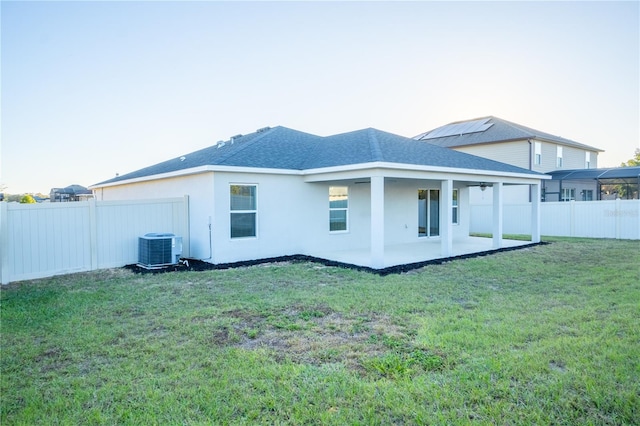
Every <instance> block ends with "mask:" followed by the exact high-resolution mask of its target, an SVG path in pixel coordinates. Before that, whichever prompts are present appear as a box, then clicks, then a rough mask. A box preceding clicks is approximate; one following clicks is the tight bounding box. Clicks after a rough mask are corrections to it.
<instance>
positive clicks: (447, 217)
mask: <svg viewBox="0 0 640 426" xmlns="http://www.w3.org/2000/svg"><path fill="white" fill-rule="evenodd" d="M440 194H441V195H440V198H441V200H440V254H441V255H442V256H443V257H451V256H452V255H453V181H452V180H451V179H448V180H443V181H441V182H440Z"/></svg>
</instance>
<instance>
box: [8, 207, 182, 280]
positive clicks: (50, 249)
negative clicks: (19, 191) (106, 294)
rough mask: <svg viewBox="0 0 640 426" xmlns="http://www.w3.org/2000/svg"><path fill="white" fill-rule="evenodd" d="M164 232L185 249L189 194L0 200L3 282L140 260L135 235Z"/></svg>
mask: <svg viewBox="0 0 640 426" xmlns="http://www.w3.org/2000/svg"><path fill="white" fill-rule="evenodd" d="M149 232H168V233H173V234H176V235H179V236H182V237H183V254H184V255H185V256H187V255H188V254H189V253H188V250H189V200H188V197H186V196H185V197H183V198H169V199H161V200H141V201H96V200H89V201H79V202H73V203H44V204H16V203H5V202H1V203H0V275H1V277H2V284H8V283H10V282H12V281H21V280H28V279H35V278H43V277H49V276H53V275H58V274H64V273H69V272H80V271H89V270H95V269H103V268H112V267H120V266H124V265H128V264H132V263H136V262H137V261H138V237H140V236H142V235H144V234H146V233H149Z"/></svg>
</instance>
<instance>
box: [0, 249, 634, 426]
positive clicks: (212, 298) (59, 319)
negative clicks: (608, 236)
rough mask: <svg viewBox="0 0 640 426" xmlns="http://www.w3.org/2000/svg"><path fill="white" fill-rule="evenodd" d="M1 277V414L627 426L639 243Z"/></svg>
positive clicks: (64, 419) (92, 419)
mask: <svg viewBox="0 0 640 426" xmlns="http://www.w3.org/2000/svg"><path fill="white" fill-rule="evenodd" d="M551 241H552V244H549V245H541V246H535V247H530V248H526V249H523V250H518V251H511V252H504V253H498V254H495V255H491V256H487V257H479V258H474V259H466V260H457V261H452V262H448V263H445V264H442V265H431V266H427V267H424V268H422V269H419V270H416V271H412V272H410V273H406V274H402V275H388V276H385V277H381V276H378V275H374V274H370V273H367V272H359V271H354V270H348V269H340V268H332V267H326V266H322V265H319V264H313V263H276V264H267V265H261V266H252V267H247V268H238V269H231V270H218V271H206V272H173V273H166V274H155V275H152V274H143V275H136V274H133V273H131V272H129V271H128V270H126V269H112V270H107V271H98V272H95V273H83V274H74V275H67V276H59V277H54V278H50V279H43V280H37V281H30V282H23V283H17V284H11V285H9V286H5V288H3V289H2V290H1V291H0V296H1V320H2V323H1V332H2V334H1V344H2V353H1V362H0V368H1V371H0V373H1V378H0V383H1V387H0V391H1V417H0V423H1V424H2V425H12V424H29V425H30V424H69V425H75V424H109V425H111V424H135V425H139V424H144V425H152V424H163V425H164V424H340V425H341V424H365V425H370V424H501V425H502V424H505V425H506V424H523V425H525V424H526V425H529V424H571V425H573V424H594V425H598V424H611V425H613V424H619V425H622V424H639V423H640V408H639V407H640V329H639V328H640V325H639V319H640V244H639V243H638V242H637V241H614V240H592V239H553V240H551Z"/></svg>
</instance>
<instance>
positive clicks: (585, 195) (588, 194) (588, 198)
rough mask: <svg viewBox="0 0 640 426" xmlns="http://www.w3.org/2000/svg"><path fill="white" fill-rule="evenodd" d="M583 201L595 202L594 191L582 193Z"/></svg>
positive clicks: (587, 190) (586, 190) (588, 190)
mask: <svg viewBox="0 0 640 426" xmlns="http://www.w3.org/2000/svg"><path fill="white" fill-rule="evenodd" d="M582 201H593V189H585V190H584V191H582Z"/></svg>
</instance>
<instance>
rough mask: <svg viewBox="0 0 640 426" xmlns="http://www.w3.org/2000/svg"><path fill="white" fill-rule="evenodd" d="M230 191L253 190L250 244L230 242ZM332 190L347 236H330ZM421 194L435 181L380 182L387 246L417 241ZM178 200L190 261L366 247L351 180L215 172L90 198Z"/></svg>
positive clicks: (365, 196)
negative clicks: (341, 196)
mask: <svg viewBox="0 0 640 426" xmlns="http://www.w3.org/2000/svg"><path fill="white" fill-rule="evenodd" d="M235 184H239V185H255V186H256V187H257V236H256V237H247V238H231V234H230V215H231V211H230V204H231V203H230V186H231V185H235ZM330 186H347V187H348V205H349V209H348V230H347V231H346V232H330V230H329V187H330ZM454 188H457V189H459V207H458V214H459V216H460V219H459V224H457V225H454V227H453V232H454V237H455V236H456V235H463V236H467V235H468V234H469V218H470V216H469V210H470V208H469V202H468V192H469V191H468V189H467V188H466V186H460V185H457V184H455V183H454ZM419 189H440V181H435V180H434V181H427V180H424V181H419V180H412V179H404V180H402V179H398V180H389V179H387V182H385V244H386V245H392V244H403V243H410V242H416V241H418V240H419V239H420V237H419V236H418V190H419ZM214 194H215V198H214ZM183 195H188V196H189V218H190V232H189V233H190V242H191V244H190V252H191V257H192V258H198V259H201V260H205V261H208V262H211V263H231V262H238V261H243V260H253V259H264V258H270V257H278V256H284V255H293V254H305V255H310V256H317V255H318V254H320V253H327V252H331V251H334V250H354V249H368V248H369V247H370V241H371V228H370V226H371V225H370V224H371V186H370V184H369V183H355V181H353V180H350V181H347V182H315V183H307V182H305V181H304V179H303V177H301V176H296V175H279V174H265V173H254V174H252V173H231V172H215V173H203V174H198V175H191V176H185V177H176V178H167V179H162V180H155V181H147V182H144V183H135V184H127V185H120V186H114V187H107V188H103V189H98V190H96V197H97V199H99V200H126V199H143V198H158V197H161V196H165V197H174V196H183ZM214 200H215V201H214ZM441 202H442V200H441ZM209 223H210V224H211V241H212V244H211V246H209ZM158 232H162V230H158ZM423 238H424V237H423Z"/></svg>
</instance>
